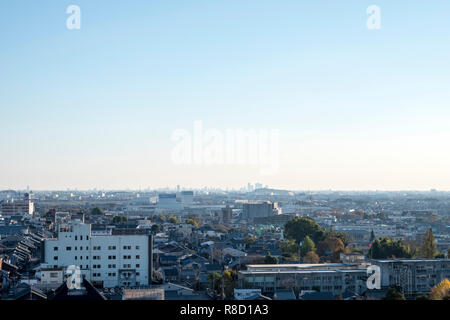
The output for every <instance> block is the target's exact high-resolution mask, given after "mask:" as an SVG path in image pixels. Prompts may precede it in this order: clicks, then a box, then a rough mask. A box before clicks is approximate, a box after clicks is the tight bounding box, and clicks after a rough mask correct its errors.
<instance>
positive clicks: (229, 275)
mask: <svg viewBox="0 0 450 320" xmlns="http://www.w3.org/2000/svg"><path fill="white" fill-rule="evenodd" d="M237 280H238V274H237V272H236V271H235V270H230V269H227V270H225V271H224V272H223V274H222V283H223V290H224V293H225V298H226V299H231V298H232V297H233V296H234V288H236V284H237Z"/></svg>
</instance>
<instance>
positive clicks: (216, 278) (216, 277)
mask: <svg viewBox="0 0 450 320" xmlns="http://www.w3.org/2000/svg"><path fill="white" fill-rule="evenodd" d="M221 282H222V276H221V274H220V273H218V272H211V273H209V274H208V283H209V287H210V288H211V289H212V290H214V291H216V292H220V288H221V285H222V284H221Z"/></svg>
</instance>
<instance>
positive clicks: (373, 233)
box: [370, 230, 376, 243]
mask: <svg viewBox="0 0 450 320" xmlns="http://www.w3.org/2000/svg"><path fill="white" fill-rule="evenodd" d="M375 239H376V237H375V232H373V230H372V232H371V233H370V243H372V242H373V241H374V240H375Z"/></svg>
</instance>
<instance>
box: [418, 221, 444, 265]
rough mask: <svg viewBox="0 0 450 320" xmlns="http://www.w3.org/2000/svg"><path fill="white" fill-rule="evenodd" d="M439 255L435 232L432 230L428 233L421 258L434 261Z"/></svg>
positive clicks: (421, 249) (420, 251)
mask: <svg viewBox="0 0 450 320" xmlns="http://www.w3.org/2000/svg"><path fill="white" fill-rule="evenodd" d="M438 254H439V251H438V249H437V245H436V240H435V239H434V235H433V230H432V229H431V228H430V229H429V230H428V231H427V232H426V233H425V237H424V239H423V242H422V246H421V247H420V249H419V257H420V258H424V259H434V258H435V257H436V256H437V255H438Z"/></svg>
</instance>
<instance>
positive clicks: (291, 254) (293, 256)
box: [280, 239, 300, 261]
mask: <svg viewBox="0 0 450 320" xmlns="http://www.w3.org/2000/svg"><path fill="white" fill-rule="evenodd" d="M280 250H281V252H283V258H284V260H288V261H298V255H299V252H300V245H299V244H298V243H297V242H295V240H294V239H291V240H286V241H283V242H281V243H280Z"/></svg>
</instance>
